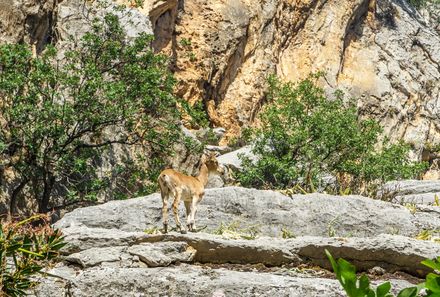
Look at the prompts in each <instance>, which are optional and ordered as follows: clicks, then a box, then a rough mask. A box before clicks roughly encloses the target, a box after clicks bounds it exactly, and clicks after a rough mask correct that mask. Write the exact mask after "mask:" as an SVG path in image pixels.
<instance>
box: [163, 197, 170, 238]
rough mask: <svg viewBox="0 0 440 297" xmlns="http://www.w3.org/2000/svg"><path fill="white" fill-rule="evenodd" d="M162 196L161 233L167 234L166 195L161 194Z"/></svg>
mask: <svg viewBox="0 0 440 297" xmlns="http://www.w3.org/2000/svg"><path fill="white" fill-rule="evenodd" d="M161 196H162V203H163V205H162V220H163V231H164V233H168V198H169V196H168V193H164V192H161Z"/></svg>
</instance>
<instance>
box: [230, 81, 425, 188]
mask: <svg viewBox="0 0 440 297" xmlns="http://www.w3.org/2000/svg"><path fill="white" fill-rule="evenodd" d="M320 75H321V74H317V75H314V76H310V77H309V78H307V79H305V80H303V81H301V82H299V83H298V84H293V83H281V82H280V81H279V80H278V79H277V78H275V77H270V79H269V85H270V88H269V92H268V95H267V97H268V100H269V104H268V105H267V106H266V108H265V109H264V110H263V111H262V112H261V114H260V119H261V125H260V127H259V128H257V129H255V130H254V131H253V133H254V147H253V153H254V154H255V155H256V156H257V157H258V161H256V162H255V161H252V160H251V159H250V158H246V157H242V161H243V171H242V172H240V173H238V179H239V181H240V183H241V184H242V185H243V186H248V187H256V188H271V189H289V188H293V187H295V186H298V185H299V186H300V187H301V188H302V189H304V190H306V191H315V187H316V185H317V183H318V181H319V176H322V175H324V174H331V175H333V176H338V175H343V174H348V175H349V176H350V177H351V178H350V180H349V184H348V185H347V186H348V187H351V188H352V191H351V192H355V191H356V190H357V191H359V189H360V188H361V186H362V185H365V184H367V185H368V184H374V183H378V182H379V183H382V182H385V181H388V180H391V179H400V178H410V177H414V176H416V175H417V174H418V173H419V172H420V171H421V170H423V169H424V168H425V164H422V163H414V162H410V161H408V152H409V146H407V145H405V144H403V143H397V144H389V143H388V142H386V141H385V142H384V143H383V149H382V150H376V144H377V143H378V139H379V135H380V133H381V132H382V129H381V127H380V126H379V124H378V123H377V122H376V121H374V120H370V119H360V118H359V117H358V114H357V110H356V107H355V106H354V104H352V103H345V102H344V100H343V94H342V92H336V93H335V97H334V98H332V99H331V100H330V99H328V98H327V97H326V96H325V94H324V90H323V89H322V88H319V87H317V86H316V83H315V80H316V79H317V78H319V77H320ZM347 186H344V185H343V183H342V182H341V181H340V189H341V190H343V191H345V190H346V187H347Z"/></svg>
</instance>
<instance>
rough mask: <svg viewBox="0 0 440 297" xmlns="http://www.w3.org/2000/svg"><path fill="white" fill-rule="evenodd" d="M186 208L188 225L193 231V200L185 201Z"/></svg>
mask: <svg viewBox="0 0 440 297" xmlns="http://www.w3.org/2000/svg"><path fill="white" fill-rule="evenodd" d="M183 203H184V204H185V209H186V226H187V228H188V230H189V231H191V225H190V224H191V201H183Z"/></svg>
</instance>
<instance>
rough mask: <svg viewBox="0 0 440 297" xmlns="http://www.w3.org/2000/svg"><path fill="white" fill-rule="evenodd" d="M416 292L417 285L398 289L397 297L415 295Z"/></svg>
mask: <svg viewBox="0 0 440 297" xmlns="http://www.w3.org/2000/svg"><path fill="white" fill-rule="evenodd" d="M417 293H418V290H417V287H411V288H406V289H403V290H402V291H400V292H399V294H398V295H397V297H417Z"/></svg>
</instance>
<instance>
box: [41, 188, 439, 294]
mask: <svg viewBox="0 0 440 297" xmlns="http://www.w3.org/2000/svg"><path fill="white" fill-rule="evenodd" d="M413 186H414V185H413ZM433 186H435V185H431V187H433ZM437 186H438V185H437ZM406 191H409V186H408V187H406ZM181 211H182V213H181V215H183V205H181ZM98 213H99V216H97V215H96V214H98ZM160 214H161V202H160V197H159V196H158V194H153V195H150V196H147V197H143V198H137V199H130V200H127V201H113V202H108V203H106V204H103V205H100V206H96V207H87V208H82V209H76V210H75V211H73V212H71V213H69V214H67V215H66V216H65V217H64V218H63V219H62V220H61V221H59V222H58V223H57V224H56V227H58V228H60V229H61V230H62V232H63V233H64V236H65V238H66V241H67V246H66V247H65V248H64V254H65V257H64V261H63V262H61V263H59V264H58V265H57V266H56V267H55V268H54V269H52V270H51V271H50V273H52V274H54V275H57V276H59V278H49V279H47V280H45V281H44V283H43V284H42V285H40V286H39V287H37V288H36V289H35V291H33V293H34V294H35V296H38V297H51V296H53V297H55V296H63V295H65V294H66V295H68V294H69V293H70V294H71V295H72V296H92V295H93V296H140V295H142V294H145V295H167V296H173V295H174V296H189V295H190V296H255V295H259V296H272V295H273V294H275V295H276V296H344V295H343V293H342V291H341V287H340V286H339V285H338V283H337V282H336V280H334V279H329V276H331V275H332V274H331V273H329V272H328V271H326V270H324V269H318V268H317V266H319V267H322V268H327V269H329V268H330V267H329V262H328V260H327V259H326V256H325V252H324V251H325V249H328V250H330V252H331V253H332V254H333V255H334V256H335V257H344V258H345V259H347V260H349V261H351V262H353V263H354V264H355V265H356V266H357V267H358V268H359V269H360V270H363V271H368V270H370V269H373V271H377V272H381V273H380V275H381V276H379V278H380V279H382V280H390V279H391V280H392V282H393V283H394V284H395V286H396V287H395V288H399V287H400V288H401V287H402V286H403V287H408V286H411V284H409V283H408V282H406V281H403V282H402V281H396V280H393V279H394V278H395V277H398V276H399V275H400V276H402V275H407V277H406V279H407V280H412V281H415V282H417V281H418V280H417V277H424V276H425V275H426V274H427V273H429V272H430V271H429V269H428V268H426V267H424V266H423V265H421V264H420V262H421V261H422V260H423V259H425V258H433V257H436V256H437V255H438V254H439V253H440V245H439V244H438V243H437V242H435V241H432V240H417V239H416V238H415V237H416V236H417V235H418V234H419V233H420V231H422V230H438V228H439V222H438V219H437V218H438V216H439V210H438V207H427V206H421V207H420V208H417V207H416V209H415V210H411V209H408V208H406V207H403V206H400V205H397V204H391V203H388V202H383V201H375V200H372V199H369V198H365V197H360V196H357V197H354V196H344V197H343V196H330V195H318V194H311V195H302V196H301V195H295V196H293V197H286V196H283V195H281V194H280V193H277V192H273V191H257V190H252V189H244V188H237V187H231V188H218V189H209V190H207V191H206V197H205V199H204V200H203V201H202V203H201V205H200V206H199V212H198V214H197V220H198V221H197V224H198V226H199V227H204V226H206V228H204V229H203V228H202V230H201V231H200V232H198V233H190V234H180V233H176V232H171V233H169V234H161V233H160V232H157V231H156V234H147V233H146V232H143V231H145V230H150V232H151V230H155V229H156V230H157V229H158V228H160V226H161V225H162V223H161V218H160ZM236 223H239V224H238V225H237V224H236ZM232 224H236V225H235V226H239V227H238V229H234V230H229V231H230V232H231V233H228V232H219V230H220V228H222V226H223V227H224V226H230V225H232ZM171 225H174V224H171ZM252 226H253V228H256V229H258V230H259V233H258V232H257V233H256V234H254V236H251V237H245V236H238V237H234V232H235V235H237V234H240V232H244V231H242V230H245V229H247V228H250V227H252ZM288 232H290V235H289V236H286V234H287V233H288ZM219 233H222V234H221V235H219ZM283 234H284V235H283ZM255 235H256V236H255ZM295 235H296V236H297V237H294V236H295ZM311 266H313V267H314V268H313V269H307V268H304V267H311ZM301 267H302V268H301ZM394 273H396V274H394ZM402 273H404V274H402ZM385 274H386V275H385ZM408 275H412V277H408ZM92 292H99V293H95V294H94V293H92ZM220 293H221V294H220ZM216 294H219V295H216Z"/></svg>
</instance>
